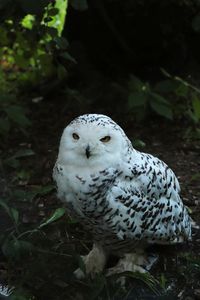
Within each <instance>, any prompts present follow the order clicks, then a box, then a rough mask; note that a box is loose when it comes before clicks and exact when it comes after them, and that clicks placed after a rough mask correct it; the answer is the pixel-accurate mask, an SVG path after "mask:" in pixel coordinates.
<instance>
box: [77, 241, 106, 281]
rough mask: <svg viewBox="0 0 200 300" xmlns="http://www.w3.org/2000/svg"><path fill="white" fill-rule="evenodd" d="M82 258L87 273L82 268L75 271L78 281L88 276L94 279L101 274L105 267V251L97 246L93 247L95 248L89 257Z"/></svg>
mask: <svg viewBox="0 0 200 300" xmlns="http://www.w3.org/2000/svg"><path fill="white" fill-rule="evenodd" d="M81 258H82V260H83V263H84V264H85V273H84V272H83V271H82V270H81V269H80V268H78V269H77V270H75V272H74V275H75V276H76V277H77V278H78V279H83V278H85V276H86V275H90V276H91V277H92V278H94V277H95V276H96V275H97V274H99V273H101V272H102V271H103V269H104V267H105V263H106V256H105V253H104V251H103V249H102V248H101V247H100V246H98V245H96V244H94V245H93V248H92V250H91V251H90V252H89V253H88V255H85V256H81Z"/></svg>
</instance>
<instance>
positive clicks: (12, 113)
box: [4, 105, 31, 127]
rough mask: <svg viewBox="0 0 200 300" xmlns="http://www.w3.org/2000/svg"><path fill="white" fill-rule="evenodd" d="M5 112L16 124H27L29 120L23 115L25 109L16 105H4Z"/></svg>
mask: <svg viewBox="0 0 200 300" xmlns="http://www.w3.org/2000/svg"><path fill="white" fill-rule="evenodd" d="M4 110H5V112H6V113H7V115H8V117H9V118H10V119H11V120H12V121H13V122H15V123H17V124H18V125H20V126H22V127H26V126H29V125H30V124H31V122H30V121H29V119H27V117H26V116H25V110H24V109H23V108H22V107H21V106H18V105H10V106H7V107H4Z"/></svg>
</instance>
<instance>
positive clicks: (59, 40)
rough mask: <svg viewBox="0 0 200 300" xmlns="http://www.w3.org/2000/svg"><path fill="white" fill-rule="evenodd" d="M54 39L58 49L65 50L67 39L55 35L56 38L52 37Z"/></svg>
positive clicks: (67, 44)
mask: <svg viewBox="0 0 200 300" xmlns="http://www.w3.org/2000/svg"><path fill="white" fill-rule="evenodd" d="M54 41H55V42H56V44H57V46H58V47H59V48H60V49H63V50H65V49H67V48H68V46H69V43H68V41H67V40H66V39H65V38H63V37H56V38H55V39H54Z"/></svg>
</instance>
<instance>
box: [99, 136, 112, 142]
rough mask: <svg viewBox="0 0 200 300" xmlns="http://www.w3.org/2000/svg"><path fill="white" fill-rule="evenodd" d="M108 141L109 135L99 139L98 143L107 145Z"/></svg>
mask: <svg viewBox="0 0 200 300" xmlns="http://www.w3.org/2000/svg"><path fill="white" fill-rule="evenodd" d="M110 139H111V137H110V136H109V135H106V136H104V137H103V138H102V139H100V141H101V142H103V143H107V142H109V141H110Z"/></svg>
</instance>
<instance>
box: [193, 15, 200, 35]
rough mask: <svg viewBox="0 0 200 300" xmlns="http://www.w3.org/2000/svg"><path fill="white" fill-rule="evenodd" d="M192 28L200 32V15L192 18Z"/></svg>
mask: <svg viewBox="0 0 200 300" xmlns="http://www.w3.org/2000/svg"><path fill="white" fill-rule="evenodd" d="M192 28H193V29H194V31H196V32H200V15H197V16H195V17H194V18H193V20H192Z"/></svg>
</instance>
